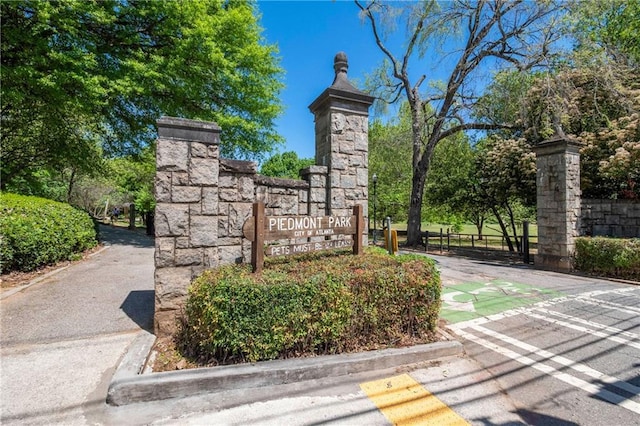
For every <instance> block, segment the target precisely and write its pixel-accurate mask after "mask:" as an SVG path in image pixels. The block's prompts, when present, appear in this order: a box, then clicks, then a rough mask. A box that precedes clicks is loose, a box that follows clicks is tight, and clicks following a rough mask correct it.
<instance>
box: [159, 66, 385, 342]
mask: <svg viewBox="0 0 640 426" xmlns="http://www.w3.org/2000/svg"><path fill="white" fill-rule="evenodd" d="M335 63H336V65H335V66H334V69H335V72H336V78H335V80H334V83H333V85H332V86H330V87H329V88H328V89H327V90H325V91H324V92H323V93H322V94H321V95H320V97H318V99H316V101H314V103H313V104H312V105H311V107H310V109H311V111H312V112H313V114H314V117H315V122H316V144H319V145H321V146H320V148H316V164H317V165H314V166H311V167H308V168H307V169H305V170H303V171H301V176H302V178H303V180H293V179H277V178H270V177H265V176H260V175H258V174H257V164H256V163H254V162H248V161H238V160H229V159H222V158H220V148H219V144H220V128H219V127H218V126H217V125H216V124H215V123H208V122H202V121H194V120H187V119H182V118H170V117H163V118H161V119H160V120H158V122H157V125H158V140H157V145H156V183H155V195H156V211H155V237H156V240H155V244H156V250H155V266H156V269H155V320H154V321H155V332H156V335H158V336H161V335H166V334H170V333H172V332H173V331H175V328H176V325H177V321H178V316H179V314H180V311H181V308H182V306H183V304H184V302H185V300H186V296H187V289H188V286H189V284H190V283H191V281H192V280H193V279H194V278H195V277H197V276H198V275H200V273H201V272H202V271H204V270H205V269H207V268H214V267H217V266H220V265H224V264H231V263H249V262H250V261H251V243H250V241H249V240H247V239H245V238H244V236H243V231H242V228H243V225H244V222H245V221H246V220H247V219H248V218H249V217H250V216H251V215H252V206H253V203H255V202H263V203H264V204H265V214H266V215H268V216H283V215H313V216H325V215H336V216H350V215H351V212H352V209H353V207H354V206H355V205H356V204H359V205H362V206H363V208H364V211H365V213H364V214H365V217H366V216H367V213H366V211H367V204H368V189H367V182H368V108H369V106H370V105H371V103H372V102H373V98H372V97H370V96H368V95H366V94H364V93H362V92H360V91H358V90H357V89H355V88H353V86H351V85H350V84H349V83H348V81H347V80H346V70H347V63H346V56H345V55H344V54H339V55H337V56H336V61H335ZM365 222H367V221H366V220H365ZM324 238H325V237H313V238H312V239H311V240H312V241H313V240H315V239H324ZM361 238H362V239H363V242H364V243H365V244H366V241H367V232H366V229H365V232H364V233H363V234H362V236H361ZM305 241H306V240H305ZM294 242H295V240H292V241H291V243H294Z"/></svg>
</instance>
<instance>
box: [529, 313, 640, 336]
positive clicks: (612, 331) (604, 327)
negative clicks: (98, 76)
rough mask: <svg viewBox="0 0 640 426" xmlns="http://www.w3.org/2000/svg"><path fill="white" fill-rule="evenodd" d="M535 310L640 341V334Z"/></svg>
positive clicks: (564, 315) (569, 316)
mask: <svg viewBox="0 0 640 426" xmlns="http://www.w3.org/2000/svg"><path fill="white" fill-rule="evenodd" d="M533 310H535V311H537V312H542V313H543V314H547V315H554V316H556V317H559V318H564V319H566V320H569V321H573V322H577V323H580V324H584V325H588V326H589V327H593V328H599V329H600V330H606V331H608V332H610V333H613V334H618V335H622V336H627V337H629V338H631V339H640V334H637V333H632V332H630V331H625V330H621V329H619V328H615V327H610V326H608V325H602V324H598V323H596V322H593V321H588V320H586V319H583V318H580V317H573V316H571V315H567V314H563V313H561V312H556V311H551V310H549V309H543V308H533Z"/></svg>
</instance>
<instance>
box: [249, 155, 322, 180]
mask: <svg viewBox="0 0 640 426" xmlns="http://www.w3.org/2000/svg"><path fill="white" fill-rule="evenodd" d="M313 164H315V160H314V159H313V158H298V154H296V153H295V152H294V151H287V152H283V153H281V154H275V155H273V156H271V157H270V158H269V159H268V160H267V161H265V162H264V164H262V166H261V167H260V174H263V175H265V176H271V177H281V178H289V179H300V170H302V169H304V168H306V167H309V166H312V165H313Z"/></svg>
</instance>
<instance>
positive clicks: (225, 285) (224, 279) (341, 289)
mask: <svg viewBox="0 0 640 426" xmlns="http://www.w3.org/2000/svg"><path fill="white" fill-rule="evenodd" d="M275 259H277V260H273V261H269V262H267V264H266V265H265V269H264V271H263V272H262V274H252V273H251V269H250V268H251V267H250V266H249V265H227V266H222V267H220V268H217V269H214V270H209V271H206V272H204V273H203V274H202V275H201V276H200V277H198V278H197V279H196V280H195V281H194V282H193V284H192V285H191V287H190V289H189V297H188V299H187V303H186V307H185V316H184V323H183V326H182V332H181V334H180V336H179V338H178V346H179V348H180V350H181V351H182V353H183V355H185V356H187V357H189V358H192V359H195V360H197V361H198V362H200V363H201V364H218V363H221V364H225V363H234V362H245V361H249V362H254V361H259V360H268V359H275V358H288V357H293V356H311V355H316V354H329V353H341V352H353V351H359V350H368V349H376V348H381V347H389V346H398V345H403V344H405V345H406V344H413V343H415V342H428V341H432V340H433V338H434V335H435V333H434V332H435V329H436V325H437V320H438V314H439V310H440V288H441V285H440V277H439V275H438V272H437V270H436V269H435V267H434V264H433V262H432V261H431V260H430V259H428V258H426V257H424V256H417V255H401V256H396V257H393V256H389V255H387V254H386V253H385V252H384V251H382V250H377V249H371V250H367V252H366V253H365V254H364V255H361V256H353V255H351V254H344V253H342V254H335V252H334V253H325V254H315V255H314V254H307V255H302V256H297V257H288V258H275ZM281 259H285V260H284V261H283V260H281Z"/></svg>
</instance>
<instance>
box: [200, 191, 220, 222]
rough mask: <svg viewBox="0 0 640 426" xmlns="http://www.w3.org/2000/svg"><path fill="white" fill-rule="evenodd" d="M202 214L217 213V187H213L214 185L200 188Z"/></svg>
mask: <svg viewBox="0 0 640 426" xmlns="http://www.w3.org/2000/svg"><path fill="white" fill-rule="evenodd" d="M202 214H203V215H217V214H218V188H215V187H204V188H202Z"/></svg>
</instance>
